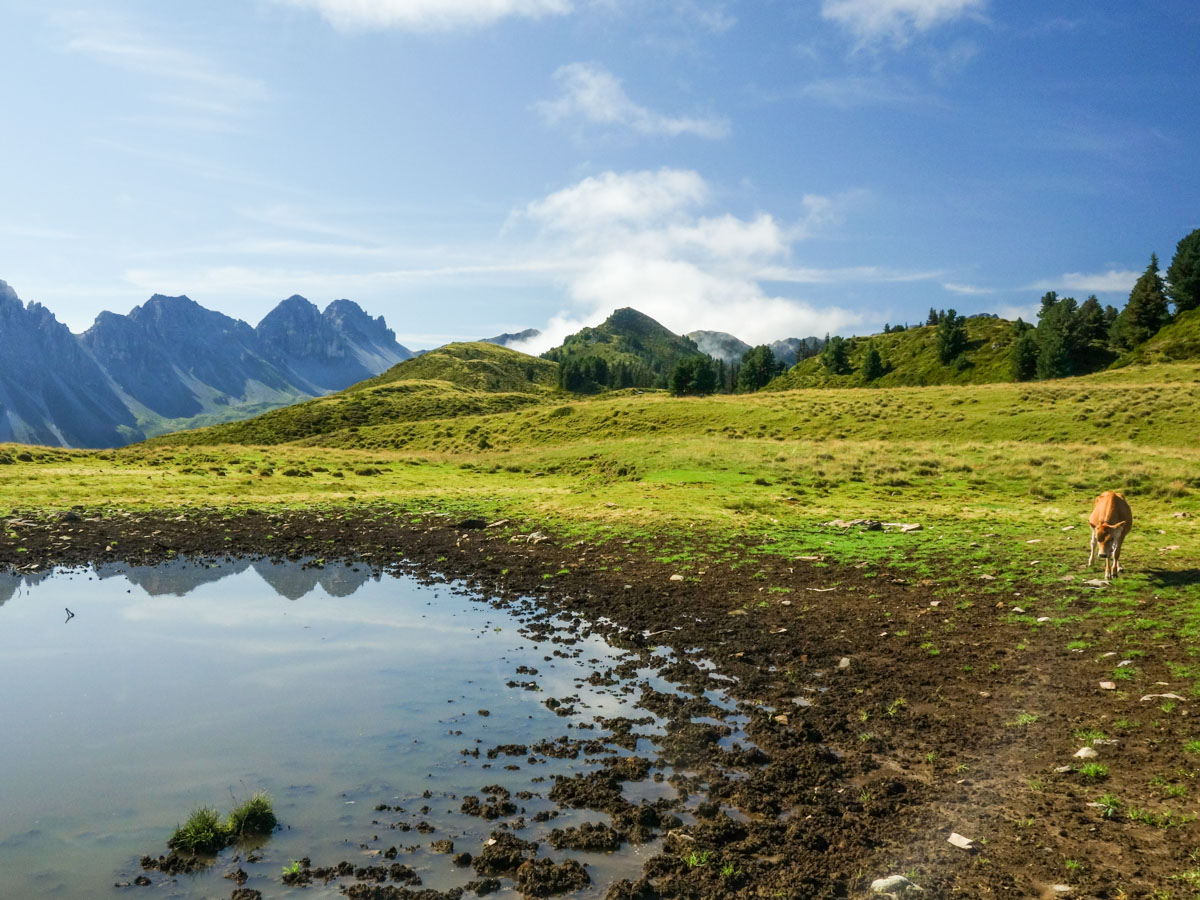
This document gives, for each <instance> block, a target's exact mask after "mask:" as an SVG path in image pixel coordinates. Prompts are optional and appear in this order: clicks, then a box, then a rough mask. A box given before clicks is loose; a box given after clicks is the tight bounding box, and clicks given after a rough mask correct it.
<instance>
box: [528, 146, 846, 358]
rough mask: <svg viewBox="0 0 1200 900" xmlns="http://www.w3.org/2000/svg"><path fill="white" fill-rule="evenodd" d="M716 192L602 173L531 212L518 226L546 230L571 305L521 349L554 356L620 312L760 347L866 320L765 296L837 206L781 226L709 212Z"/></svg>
mask: <svg viewBox="0 0 1200 900" xmlns="http://www.w3.org/2000/svg"><path fill="white" fill-rule="evenodd" d="M711 194H712V191H711V189H710V188H709V186H708V184H707V183H706V182H705V181H704V179H703V178H702V177H701V176H700V175H699V174H697V173H696V172H693V171H688V170H680V169H659V170H657V171H643V172H630V173H616V172H606V173H604V174H602V175H598V176H593V177H590V178H586V179H583V180H582V181H580V182H579V183H577V184H575V185H572V186H570V187H567V188H564V189H562V190H560V191H556V192H555V193H553V194H550V195H549V196H547V197H546V198H544V199H542V200H537V201H535V202H533V203H530V204H528V205H527V206H526V207H525V208H524V209H523V210H522V211H521V212H520V213H519V214H518V217H519V218H521V219H524V220H526V221H529V222H532V223H533V224H535V225H536V226H537V227H538V229H539V233H538V237H537V240H538V241H540V242H541V245H542V250H543V252H544V253H549V254H555V253H558V254H561V255H562V257H563V258H564V259H565V260H569V266H568V267H566V268H564V271H563V274H562V276H561V283H562V288H563V290H564V293H565V294H566V296H567V297H568V298H569V300H570V301H571V306H570V308H569V309H567V310H564V311H562V312H561V313H559V314H558V315H557V316H554V317H553V318H552V319H551V320H550V321H549V322H548V323H547V324H546V325H545V327H543V328H542V334H541V335H540V336H539V337H538V338H536V339H534V340H533V341H530V342H528V343H527V344H526V345H525V346H523V347H521V348H519V349H523V350H526V351H527V352H540V351H542V350H545V349H547V348H548V347H552V346H555V345H556V344H559V343H561V342H562V339H563V338H564V337H565V336H566V335H568V334H570V333H572V332H574V331H578V330H579V329H580V328H582V327H584V326H587V325H595V324H597V323H598V322H600V321H601V320H603V319H604V318H605V317H607V316H608V315H609V314H610V313H611V312H612V311H613V310H614V309H618V308H620V307H624V306H632V307H634V308H636V309H638V310H640V311H641V312H643V313H645V314H646V315H648V316H651V317H652V318H654V319H656V320H658V321H659V322H661V323H662V324H663V325H665V326H666V327H667V328H670V329H671V330H672V331H676V332H680V333H682V332H687V331H693V330H695V329H705V330H711V331H728V332H730V333H733V334H736V335H738V336H739V337H741V338H742V339H743V340H747V341H752V342H762V341H769V340H777V339H779V338H781V337H788V336H805V335H809V334H824V333H825V332H827V331H838V330H841V329H843V328H845V327H846V326H848V325H852V324H854V323H856V322H857V321H859V320H860V317H859V316H858V315H857V314H856V313H854V312H851V311H849V310H847V309H843V308H841V307H837V306H817V305H816V304H813V303H809V302H807V301H805V300H803V299H798V298H793V297H780V296H775V295H773V294H772V293H770V292H769V291H768V290H767V289H766V288H765V287H764V281H766V280H767V279H769V278H770V277H771V276H772V275H773V274H777V273H778V272H779V271H780V270H781V269H783V268H784V267H785V266H786V263H787V260H788V257H789V255H790V253H791V249H792V246H793V244H794V243H795V242H796V241H797V240H799V239H800V238H801V237H802V236H803V235H805V234H807V233H809V232H810V231H811V230H812V228H813V227H814V224H813V223H814V222H818V221H824V222H828V221H832V220H835V219H837V218H838V214H837V211H836V209H835V207H836V206H837V201H836V199H831V198H825V197H820V196H816V195H814V196H811V197H807V198H805V201H806V202H805V206H806V208H807V209H808V211H809V215H808V216H807V217H806V219H805V220H804V221H800V222H796V223H780V222H779V221H777V220H776V219H775V217H774V216H772V215H770V214H768V213H765V212H759V213H756V214H755V215H753V216H750V217H745V218H743V217H740V216H736V215H733V214H731V213H728V212H723V213H720V214H706V212H707V207H708V206H709V204H710V202H711Z"/></svg>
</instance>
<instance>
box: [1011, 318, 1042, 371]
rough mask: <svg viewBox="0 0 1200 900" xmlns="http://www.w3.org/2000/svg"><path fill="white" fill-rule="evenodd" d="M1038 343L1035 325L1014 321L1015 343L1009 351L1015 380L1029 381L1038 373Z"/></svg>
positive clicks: (1018, 320)
mask: <svg viewBox="0 0 1200 900" xmlns="http://www.w3.org/2000/svg"><path fill="white" fill-rule="evenodd" d="M1037 358H1038V344H1037V337H1036V336H1035V333H1034V330H1033V327H1032V326H1030V325H1029V324H1028V323H1026V322H1023V321H1021V320H1020V319H1017V321H1015V322H1013V343H1012V348H1011V349H1010V350H1009V351H1008V367H1009V374H1010V375H1011V376H1012V379H1013V381H1028V380H1029V379H1031V378H1033V376H1034V375H1036V374H1037Z"/></svg>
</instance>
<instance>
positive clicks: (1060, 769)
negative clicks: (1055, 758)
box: [1054, 766, 1075, 775]
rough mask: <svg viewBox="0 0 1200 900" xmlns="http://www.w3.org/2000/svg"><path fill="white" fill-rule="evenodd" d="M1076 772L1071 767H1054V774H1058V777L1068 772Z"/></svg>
mask: <svg viewBox="0 0 1200 900" xmlns="http://www.w3.org/2000/svg"><path fill="white" fill-rule="evenodd" d="M1074 771H1075V769H1074V768H1073V767H1071V766H1055V767H1054V774H1056V775H1066V774H1067V773H1068V772H1074Z"/></svg>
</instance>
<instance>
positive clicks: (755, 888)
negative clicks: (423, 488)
mask: <svg viewBox="0 0 1200 900" xmlns="http://www.w3.org/2000/svg"><path fill="white" fill-rule="evenodd" d="M402 519H403V520H402ZM4 525H5V528H4V536H3V537H2V538H0V566H4V567H6V568H8V569H9V570H10V571H17V572H25V573H29V572H35V571H38V570H40V569H43V568H45V567H48V566H52V565H78V564H87V563H91V564H100V563H104V562H117V561H123V562H128V563H134V564H152V563H155V562H158V561H161V560H164V559H170V558H176V557H181V556H190V557H200V558H212V557H225V556H267V557H290V558H302V559H319V560H322V564H324V565H337V564H342V563H343V562H344V561H347V560H351V559H353V560H355V561H358V562H362V563H366V564H369V565H371V566H374V567H377V568H378V569H381V570H388V571H394V572H406V573H410V574H415V575H417V576H419V577H427V578H431V577H442V578H449V579H462V580H464V581H466V582H467V583H469V584H470V585H471V586H473V587H474V588H477V589H478V590H480V591H482V592H485V593H486V594H488V595H491V596H495V597H496V598H497V599H498V602H504V601H505V600H506V599H507V600H513V601H515V600H516V599H517V598H520V597H529V596H532V597H535V598H537V599H538V600H539V602H540V603H541V604H543V605H544V606H545V608H546V609H548V610H568V611H572V612H574V613H576V614H577V615H578V616H580V617H581V618H582V619H583V620H586V621H592V622H594V621H596V620H598V619H600V618H602V617H603V618H604V619H605V620H606V621H609V622H611V623H612V624H611V625H610V626H607V629H606V630H607V631H608V632H609V637H610V638H611V639H612V640H613V641H614V642H616V643H619V644H622V645H624V646H630V647H634V648H639V647H640V648H649V647H651V646H653V645H660V646H671V647H673V648H674V649H676V650H677V651H679V653H680V656H681V657H686V656H688V654H687V653H685V651H687V650H689V649H692V650H694V649H695V648H699V649H700V651H701V652H702V655H703V656H704V657H705V658H707V659H708V660H710V661H711V662H713V663H715V665H716V669H715V670H714V671H715V672H716V673H717V675H718V678H713V676H712V674H711V673H710V672H707V671H705V670H704V669H702V668H700V667H697V666H695V665H692V664H690V663H686V664H685V663H680V664H678V665H676V666H674V667H673V669H674V671H671V672H669V673H667V674H668V675H669V676H670V677H671V678H672V679H673V680H675V681H677V682H679V683H681V684H682V685H684V686H685V687H686V686H689V685H690V686H691V687H692V688H694V689H699V688H702V687H710V688H711V687H718V686H719V687H721V688H726V689H727V688H729V682H727V681H724V680H718V679H719V678H734V679H736V684H735V685H734V686H733V687H732V689H731V690H732V693H733V694H734V695H735V696H736V697H737V698H738V699H739V700H741V701H744V702H745V703H747V704H752V705H753V706H752V707H747V708H749V709H751V716H750V723H749V725H748V727H747V734H748V736H749V737H750V738H751V739H752V740H753V741H754V744H755V748H756V749H751V748H734V749H732V750H722V749H720V748H719V747H717V746H716V745H715V744H714V743H713V738H712V735H711V734H710V733H706V732H704V730H703V729H699V728H696V727H695V726H694V725H692V724H691V718H690V710H689V707H688V704H687V703H681V705H680V707H679V709H678V710H674V711H672V710H671V709H670V708H669V707H670V704H671V703H672V702H673V701H670V700H669V699H668V700H658V701H655V700H654V698H650V700H651V702H659V703H662V704H667V714H668V715H669V717H670V718H672V719H673V728H672V731H671V734H670V735H669V736H668V737H667V738H666V739H665V740H664V741H663V742H662V743H661V746H660V753H661V754H662V756H663V758H664V759H671V760H672V761H675V762H678V763H680V764H681V765H686V766H687V767H688V768H689V769H692V770H694V771H695V773H696V777H695V778H694V779H693V781H692V784H691V787H692V789H693V791H694V792H703V793H706V794H707V795H708V800H710V801H712V802H711V803H705V804H702V805H701V812H702V813H704V816H705V817H703V818H702V819H701V821H700V822H699V824H697V825H694V826H688V827H685V828H683V829H676V831H674V832H673V833H672V834H671V835H670V836H669V837H668V838H667V841H666V843H665V846H664V852H663V853H661V854H660V855H658V856H656V857H654V858H653V859H651V860H650V861H649V862H648V863H647V864H646V868H645V873H644V877H643V878H642V879H641V880H640V881H638V882H637V883H622V884H619V885H614V886H613V887H612V889H611V890H610V892H609V897H611V898H613V900H619V898H634V897H680V898H684V897H688V898H693V897H694V898H714V897H731V898H742V897H746V898H748V897H780V898H809V897H857V896H868V895H869V889H868V888H869V885H870V883H871V881H872V880H874V879H876V878H882V877H885V876H890V875H895V874H906V875H908V877H910V878H911V879H912V880H913V881H914V882H915V883H917V884H919V885H920V886H921V887H922V888H923V890H924V892H925V893H924V894H923V896H927V897H954V898H968V897H970V898H975V897H987V896H998V897H1052V896H1070V897H1103V898H1120V897H1154V898H1171V897H1178V898H1182V897H1192V896H1196V892H1197V890H1200V863H1198V862H1197V861H1196V860H1194V859H1193V858H1192V854H1193V851H1195V850H1196V848H1197V846H1198V845H1200V837H1198V831H1197V826H1196V824H1195V822H1194V821H1193V820H1194V812H1193V810H1194V807H1195V799H1194V797H1195V792H1196V791H1197V790H1200V788H1197V786H1196V784H1195V777H1196V771H1197V770H1198V769H1200V756H1196V755H1195V754H1192V753H1189V752H1188V751H1187V750H1186V749H1185V745H1186V743H1187V742H1188V741H1190V740H1192V739H1193V738H1194V737H1195V736H1196V733H1197V731H1200V729H1197V731H1193V729H1192V724H1191V719H1190V718H1189V717H1188V715H1187V707H1188V706H1189V705H1190V694H1187V692H1185V691H1184V690H1182V689H1181V688H1180V687H1179V685H1180V680H1179V678H1178V677H1174V676H1173V672H1172V669H1171V666H1172V665H1174V666H1176V667H1177V666H1178V665H1181V664H1183V663H1185V662H1187V661H1188V659H1189V657H1188V654H1187V649H1188V648H1181V647H1159V648H1155V650H1154V651H1153V652H1150V653H1146V655H1145V656H1144V657H1139V658H1137V659H1136V660H1134V661H1133V662H1134V663H1135V665H1136V668H1137V670H1138V680H1137V682H1136V685H1133V684H1130V685H1126V684H1121V685H1119V686H1118V689H1117V690H1102V689H1101V688H1100V686H1099V682H1100V681H1101V680H1104V679H1106V678H1108V677H1109V675H1110V674H1111V673H1112V671H1113V669H1114V666H1115V665H1116V664H1117V662H1118V661H1119V660H1120V659H1121V653H1120V652H1119V651H1121V649H1122V648H1121V647H1119V646H1113V647H1105V646H1100V645H1099V644H1097V645H1095V646H1092V647H1089V648H1087V649H1086V650H1084V651H1083V652H1072V650H1071V649H1070V648H1068V647H1067V643H1068V640H1069V638H1068V636H1066V635H1065V634H1064V633H1063V632H1062V631H1061V630H1057V629H1050V628H1044V629H1031V628H1030V627H1029V626H1026V625H1020V624H1006V623H1005V621H1004V618H1005V616H1006V614H1007V613H1008V612H1009V611H1010V609H1011V607H1012V606H1013V604H1014V603H1019V602H1020V598H1019V597H1017V598H1010V599H1009V600H1008V601H997V599H996V595H995V594H988V595H987V597H986V598H985V597H984V596H982V595H980V594H979V593H978V592H977V591H976V592H972V590H971V589H970V588H965V589H963V590H961V591H955V592H950V594H949V595H948V594H947V591H946V587H947V583H946V582H942V583H938V584H935V583H933V582H931V581H926V582H916V583H912V582H909V581H907V580H905V579H904V578H902V577H898V576H895V575H889V574H888V573H886V572H885V573H880V574H877V575H875V576H874V577H870V576H868V575H867V574H866V573H864V572H863V571H862V570H858V569H855V568H852V567H839V566H835V565H830V564H827V563H826V562H825V561H822V560H811V559H805V560H786V559H780V558H775V557H769V556H763V555H759V554H756V553H755V552H754V548H753V547H749V546H747V547H743V548H742V549H741V551H740V553H739V554H738V556H737V558H736V559H735V561H733V562H730V563H721V564H714V565H712V566H710V567H709V568H707V569H705V570H702V571H701V572H700V574H695V570H693V571H692V572H689V574H688V575H686V576H685V577H683V578H682V580H681V579H680V573H679V572H677V571H676V569H675V568H673V567H672V566H671V565H669V564H666V563H662V562H658V561H655V560H654V559H651V558H648V557H647V556H646V555H644V554H639V553H634V552H632V551H631V550H630V549H629V548H628V547H627V546H626V545H625V544H623V543H622V542H620V541H611V542H609V543H607V544H604V545H599V546H597V545H592V544H583V543H560V542H559V541H557V540H555V539H554V538H553V537H552V536H551V537H547V536H544V535H542V534H541V532H539V531H538V530H537V528H536V524H535V523H516V522H513V523H506V524H504V525H501V526H497V527H485V526H487V525H488V523H485V522H481V521H466V522H459V521H453V520H446V519H437V518H430V517H426V518H424V519H421V520H419V521H413V520H412V519H411V518H410V517H407V516H405V517H401V516H398V515H397V514H396V513H395V511H394V510H389V509H384V508H382V507H364V508H362V509H359V510H354V511H351V510H347V511H343V512H330V511H323V512H320V513H316V512H314V513H302V512H292V511H289V512H281V513H272V512H258V513H254V512H242V513H239V514H236V515H235V514H232V513H228V514H227V513H222V512H220V511H206V510H195V511H190V512H189V513H187V514H186V515H178V514H176V513H165V514H123V513H108V514H105V515H100V514H95V513H92V512H89V511H87V510H77V511H73V512H69V513H65V514H60V513H56V514H54V515H49V516H48V515H43V514H40V513H36V512H25V513H22V512H20V511H17V512H14V513H13V514H11V515H10V516H9V517H8V518H7V519H6V520H5V522H4ZM964 601H967V602H964ZM1079 604H1080V611H1086V610H1087V599H1086V596H1084V597H1082V598H1081V600H1080V601H1079ZM1147 604H1148V605H1147V613H1146V614H1147V616H1148V617H1149V616H1152V615H1153V600H1148V601H1147ZM602 630H604V629H602ZM1105 653H1116V654H1117V655H1116V656H1115V657H1105V656H1104V654H1105ZM690 658H694V654H692V655H691V657H690ZM1176 671H1178V669H1176ZM1158 682H1164V683H1165V684H1161V685H1159V684H1157V683H1158ZM1175 691H1178V692H1179V693H1180V694H1181V695H1186V698H1185V699H1180V700H1171V699H1169V698H1155V699H1153V700H1150V701H1143V700H1142V699H1141V698H1142V696H1143V695H1145V694H1150V693H1160V694H1165V693H1171V692H1175ZM1109 741H1111V742H1113V743H1108V742H1109ZM1089 742H1090V743H1094V744H1095V745H1096V746H1095V750H1096V752H1097V754H1098V756H1097V757H1096V758H1095V760H1092V761H1091V762H1094V763H1096V764H1100V765H1103V766H1106V767H1107V772H1105V773H1103V774H1101V773H1100V770H1099V769H1093V770H1091V774H1090V775H1089V774H1085V773H1083V772H1081V771H1080V770H1079V768H1080V767H1081V766H1082V765H1084V763H1085V761H1084V760H1079V759H1075V758H1073V754H1075V752H1076V751H1077V750H1079V749H1080V748H1082V747H1083V746H1084V745H1085V744H1087V743H1089ZM1063 766H1072V768H1071V769H1069V770H1066V771H1060V772H1056V771H1055V770H1056V769H1057V768H1061V767H1063ZM1102 798H1103V802H1102ZM722 806H725V807H727V808H736V809H737V810H740V811H741V813H743V814H745V815H742V816H737V817H736V818H731V817H729V816H727V815H725V814H724V813H722V812H721V811H720V808H721V807H722ZM951 833H958V834H961V835H964V836H966V837H967V838H971V839H973V840H974V841H975V844H974V845H973V848H972V849H970V850H964V849H959V848H958V847H955V846H953V845H952V844H950V843H948V841H947V838H948V837H949V836H950V834H951ZM689 860H690V864H689ZM697 860H703V861H702V862H699V863H697ZM1056 885H1057V886H1060V887H1066V888H1068V890H1056V887H1055V886H1056Z"/></svg>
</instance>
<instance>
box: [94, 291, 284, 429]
mask: <svg viewBox="0 0 1200 900" xmlns="http://www.w3.org/2000/svg"><path fill="white" fill-rule="evenodd" d="M79 340H80V342H81V343H82V344H83V345H84V346H85V347H87V348H88V350H90V351H91V353H92V355H93V356H94V357H95V359H96V361H97V362H98V363H100V365H101V366H103V367H104V369H105V370H106V371H107V372H108V374H109V376H110V377H111V378H112V380H113V381H114V382H115V383H116V384H117V386H119V387H120V389H121V390H122V391H124V392H125V393H126V394H127V395H128V396H129V397H131V398H132V399H133V400H135V401H137V402H138V403H140V404H142V405H143V406H145V407H146V408H147V409H148V410H150V411H151V412H153V413H154V414H155V415H158V416H162V417H163V418H166V419H181V418H188V417H191V416H197V415H200V414H201V413H204V412H209V411H210V409H211V407H213V406H214V405H228V403H229V402H230V400H233V399H242V400H245V399H249V397H250V396H252V395H256V394H257V395H260V396H261V395H262V394H264V393H265V394H267V395H269V394H271V393H274V394H276V395H277V396H278V399H279V400H280V401H281V402H287V400H288V399H291V398H294V396H295V390H294V387H293V386H292V385H291V384H289V382H288V380H287V378H286V376H285V374H284V373H283V372H281V371H280V370H279V369H278V367H276V366H273V365H272V364H271V363H270V362H269V361H267V360H266V359H263V358H262V355H261V354H260V353H259V352H258V348H257V346H256V345H257V339H256V336H255V333H254V329H253V328H251V327H250V326H249V325H247V324H246V323H245V322H243V321H241V320H239V319H233V318H230V317H229V316H227V315H224V314H223V313H219V312H214V311H212V310H209V309H205V308H204V307H203V306H201V305H200V304H199V303H196V302H195V301H194V300H191V299H189V298H188V297H164V296H162V295H161V294H155V295H154V296H153V297H151V298H150V299H149V300H147V301H146V302H145V303H144V304H142V305H141V306H135V307H134V308H133V309H132V310H130V312H129V315H126V316H121V315H117V314H115V313H109V312H105V313H101V314H100V315H99V316H97V318H96V322H95V324H93V325H92V327H91V328H89V329H88V330H87V331H85V332H84V333H83V334H82V335H80V337H79ZM260 386H261V387H260ZM263 389H265V391H264V390H263ZM221 398H228V399H226V400H225V401H224V403H222V399H221Z"/></svg>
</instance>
